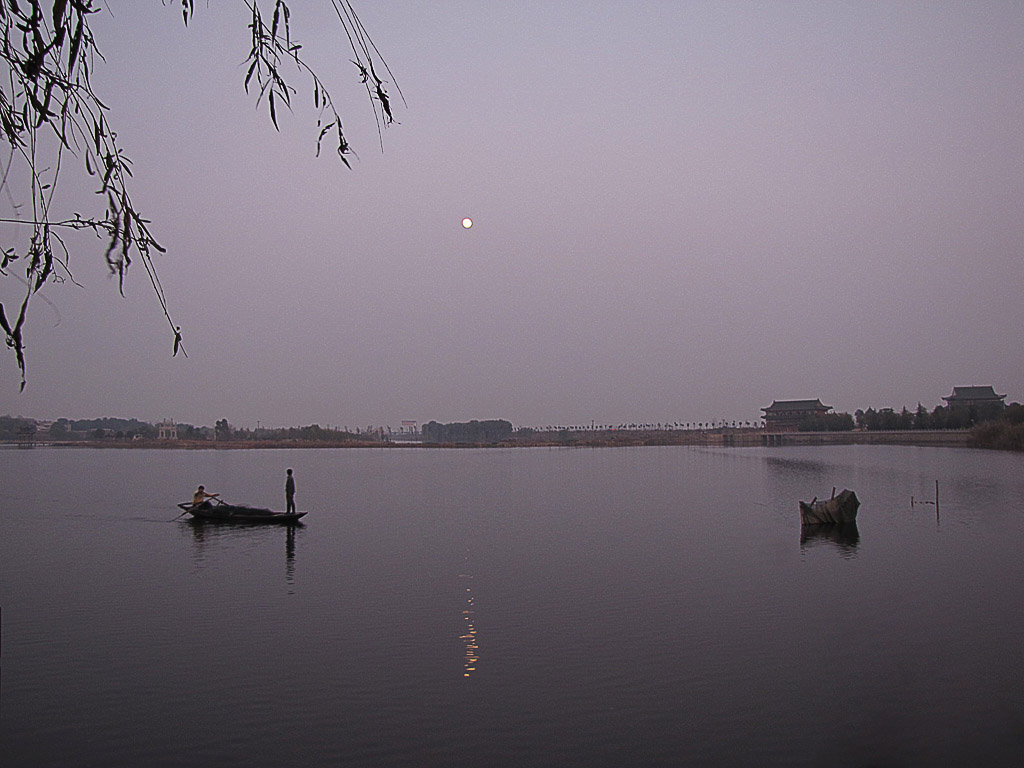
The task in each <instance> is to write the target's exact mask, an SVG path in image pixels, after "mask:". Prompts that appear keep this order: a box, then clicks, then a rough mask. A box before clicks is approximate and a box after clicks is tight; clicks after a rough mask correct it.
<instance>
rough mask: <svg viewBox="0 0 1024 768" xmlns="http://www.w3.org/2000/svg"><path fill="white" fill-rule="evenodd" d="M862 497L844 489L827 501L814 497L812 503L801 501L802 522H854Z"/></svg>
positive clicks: (825, 523)
mask: <svg viewBox="0 0 1024 768" xmlns="http://www.w3.org/2000/svg"><path fill="white" fill-rule="evenodd" d="M858 507H860V499H858V498H857V494H856V493H854V492H853V491H851V490H848V489H847V490H843V491H842V492H841V493H840V494H839V495H838V496H833V497H832V498H831V499H828V500H826V501H818V500H817V498H815V499H812V500H811V502H810V503H807V502H805V501H801V502H800V522H801V523H802V524H803V525H829V524H834V523H852V522H854V521H855V520H856V519H857V508H858Z"/></svg>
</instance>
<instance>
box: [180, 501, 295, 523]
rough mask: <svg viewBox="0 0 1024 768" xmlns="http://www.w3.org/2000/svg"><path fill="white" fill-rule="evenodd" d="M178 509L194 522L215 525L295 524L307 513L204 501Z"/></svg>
mask: <svg viewBox="0 0 1024 768" xmlns="http://www.w3.org/2000/svg"><path fill="white" fill-rule="evenodd" d="M178 507H179V508H180V509H182V510H184V511H185V512H188V513H189V514H190V515H192V519H193V520H204V521H209V522H213V523H249V524H253V523H268V524H273V523H277V524H281V523H285V524H295V523H297V522H298V521H299V520H300V519H301V518H302V517H304V516H305V514H306V513H305V512H275V511H274V510H272V509H261V508H259V507H246V506H244V505H241V504H225V503H223V502H221V503H217V504H211V503H210V502H208V501H204V502H203V503H202V504H198V505H195V504H192V503H191V502H185V503H184V504H179V505H178Z"/></svg>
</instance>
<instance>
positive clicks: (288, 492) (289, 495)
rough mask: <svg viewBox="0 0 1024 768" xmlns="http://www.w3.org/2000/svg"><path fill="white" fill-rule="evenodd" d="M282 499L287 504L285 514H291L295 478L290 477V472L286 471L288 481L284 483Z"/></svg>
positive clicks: (293, 505) (293, 509)
mask: <svg viewBox="0 0 1024 768" xmlns="http://www.w3.org/2000/svg"><path fill="white" fill-rule="evenodd" d="M284 497H285V501H286V502H287V505H288V507H287V509H286V510H285V512H288V513H292V512H294V511H295V478H294V477H292V471H291V470H290V469H289V470H288V479H287V480H285V481H284Z"/></svg>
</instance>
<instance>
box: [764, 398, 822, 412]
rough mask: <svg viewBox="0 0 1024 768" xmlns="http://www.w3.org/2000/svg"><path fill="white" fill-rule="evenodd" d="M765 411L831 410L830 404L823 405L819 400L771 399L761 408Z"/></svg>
mask: <svg viewBox="0 0 1024 768" xmlns="http://www.w3.org/2000/svg"><path fill="white" fill-rule="evenodd" d="M761 410H762V411H764V412H765V413H769V412H770V413H779V412H781V411H818V410H826V411H830V410H832V406H831V405H823V404H822V402H821V400H818V399H815V400H772V404H771V405H769V406H768V407H767V408H762V409H761Z"/></svg>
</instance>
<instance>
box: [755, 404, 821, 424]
mask: <svg viewBox="0 0 1024 768" xmlns="http://www.w3.org/2000/svg"><path fill="white" fill-rule="evenodd" d="M761 410H762V411H764V428H765V431H766V432H798V431H799V430H800V423H801V422H802V421H806V420H807V419H811V418H814V417H817V416H824V415H825V414H826V413H828V412H829V411H831V410H832V406H831V405H822V402H821V400H773V401H772V404H771V405H769V406H768V407H767V408H762V409H761Z"/></svg>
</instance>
